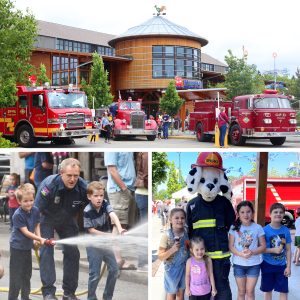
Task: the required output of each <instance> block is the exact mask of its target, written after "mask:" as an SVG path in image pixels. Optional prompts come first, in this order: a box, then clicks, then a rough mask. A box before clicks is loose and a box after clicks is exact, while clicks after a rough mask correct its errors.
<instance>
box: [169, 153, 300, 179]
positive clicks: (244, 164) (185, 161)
mask: <svg viewBox="0 0 300 300" xmlns="http://www.w3.org/2000/svg"><path fill="white" fill-rule="evenodd" d="M179 153H180V161H181V163H180V164H181V172H182V175H183V178H186V176H187V174H188V172H189V171H190V168H191V164H193V163H195V162H196V160H197V157H198V152H167V155H168V159H169V160H170V161H174V162H175V165H176V166H177V168H179ZM220 154H221V156H222V158H223V167H224V168H226V169H228V171H229V173H227V175H229V176H243V175H246V174H247V173H248V171H249V170H250V169H251V167H252V165H251V161H256V156H257V152H223V153H220ZM299 154H300V153H299V152H269V163H268V169H269V170H271V169H272V168H274V169H276V170H277V171H278V172H279V173H280V175H284V174H285V173H286V172H287V169H288V168H289V166H290V163H291V162H297V161H298V160H299V158H298V156H299Z"/></svg>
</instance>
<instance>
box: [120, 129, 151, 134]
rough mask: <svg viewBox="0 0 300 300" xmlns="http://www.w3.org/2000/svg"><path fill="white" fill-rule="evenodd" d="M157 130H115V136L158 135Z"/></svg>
mask: <svg viewBox="0 0 300 300" xmlns="http://www.w3.org/2000/svg"><path fill="white" fill-rule="evenodd" d="M156 134H157V131H156V130H146V129H126V130H124V129H114V135H156Z"/></svg>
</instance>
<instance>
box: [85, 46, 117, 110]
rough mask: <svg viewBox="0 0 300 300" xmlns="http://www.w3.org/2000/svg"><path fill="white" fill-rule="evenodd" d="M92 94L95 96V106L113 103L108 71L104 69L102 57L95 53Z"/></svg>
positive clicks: (92, 69)
mask: <svg viewBox="0 0 300 300" xmlns="http://www.w3.org/2000/svg"><path fill="white" fill-rule="evenodd" d="M90 85H91V93H92V94H91V96H92V97H94V101H95V103H94V104H95V108H98V107H101V106H102V105H103V106H107V105H109V104H111V103H112V100H113V95H112V94H111V92H110V85H109V84H108V72H107V71H106V70H105V69H104V63H103V59H102V57H101V56H100V55H99V54H98V53H96V52H95V53H93V65H92V68H91V82H90Z"/></svg>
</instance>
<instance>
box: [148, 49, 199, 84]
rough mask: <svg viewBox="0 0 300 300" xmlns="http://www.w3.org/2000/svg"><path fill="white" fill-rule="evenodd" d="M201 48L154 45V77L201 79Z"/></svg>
mask: <svg viewBox="0 0 300 300" xmlns="http://www.w3.org/2000/svg"><path fill="white" fill-rule="evenodd" d="M200 58H201V56H200V50H199V49H197V48H190V47H182V46H161V45H155V46H152V77H153V78H174V77H175V76H180V77H184V78H189V79H195V80H200V79H201V72H200Z"/></svg>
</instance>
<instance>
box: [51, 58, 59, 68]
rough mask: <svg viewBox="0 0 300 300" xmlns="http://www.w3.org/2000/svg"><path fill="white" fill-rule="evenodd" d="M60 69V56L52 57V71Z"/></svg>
mask: <svg viewBox="0 0 300 300" xmlns="http://www.w3.org/2000/svg"><path fill="white" fill-rule="evenodd" d="M59 69H60V64H59V56H53V57H52V71H58V70H59Z"/></svg>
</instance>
